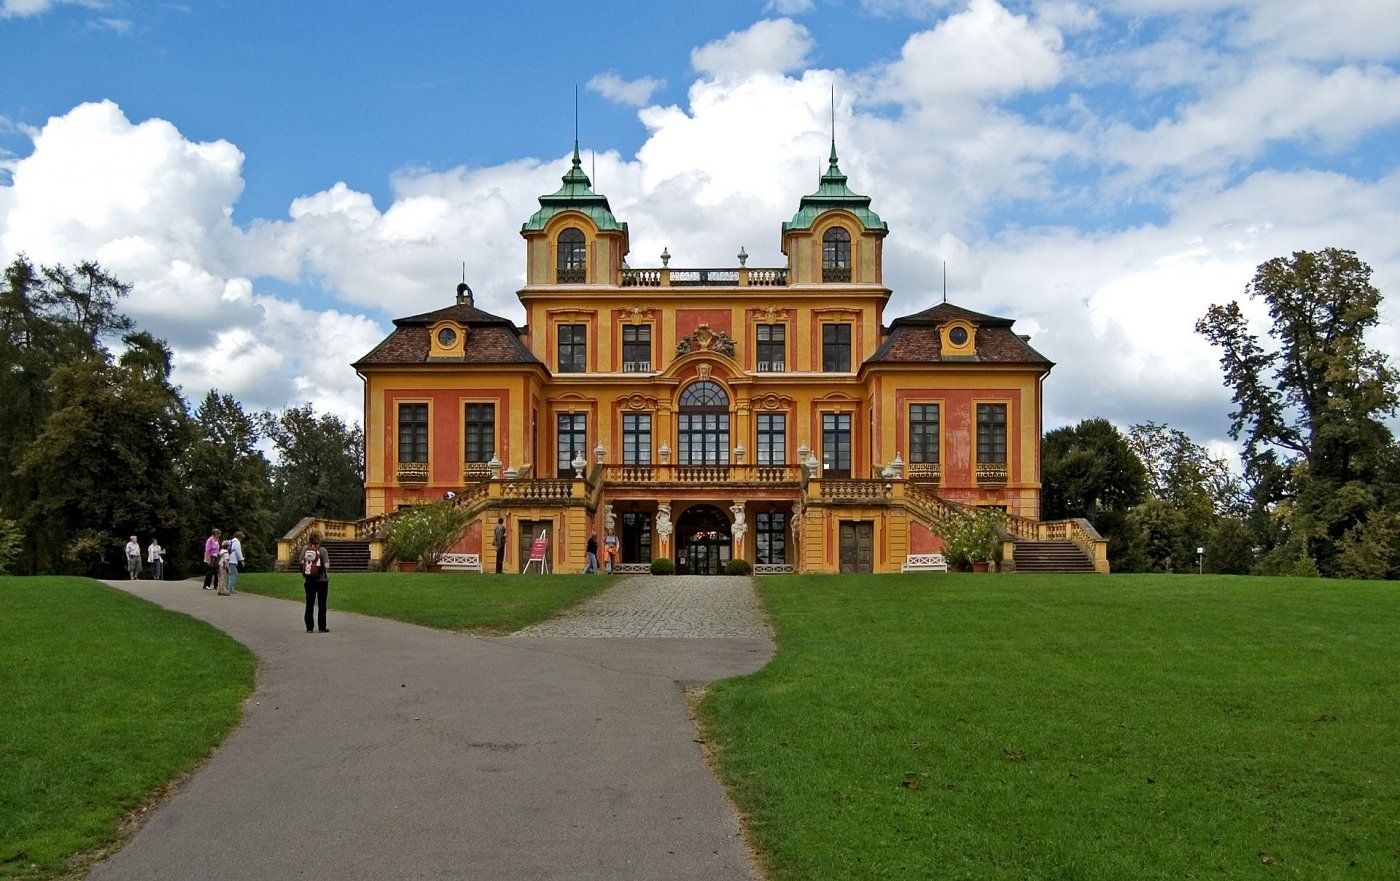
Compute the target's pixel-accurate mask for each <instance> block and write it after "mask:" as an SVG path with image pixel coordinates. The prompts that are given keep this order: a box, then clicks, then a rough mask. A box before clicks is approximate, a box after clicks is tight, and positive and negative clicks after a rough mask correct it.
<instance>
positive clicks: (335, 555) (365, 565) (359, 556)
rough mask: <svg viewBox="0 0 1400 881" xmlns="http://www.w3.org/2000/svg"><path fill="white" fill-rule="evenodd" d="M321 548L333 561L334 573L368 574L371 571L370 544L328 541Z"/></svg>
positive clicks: (365, 542)
mask: <svg viewBox="0 0 1400 881" xmlns="http://www.w3.org/2000/svg"><path fill="white" fill-rule="evenodd" d="M321 546H322V547H324V548H325V549H326V556H327V557H329V558H330V561H331V571H332V572H366V571H368V570H369V542H367V541H327V542H322V543H321Z"/></svg>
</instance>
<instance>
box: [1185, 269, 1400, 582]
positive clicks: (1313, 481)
mask: <svg viewBox="0 0 1400 881" xmlns="http://www.w3.org/2000/svg"><path fill="white" fill-rule="evenodd" d="M1246 293H1247V294H1248V295H1249V297H1250V298H1251V299H1260V300H1262V301H1263V302H1264V303H1265V304H1266V305H1267V306H1268V310H1269V318H1270V322H1271V324H1270V326H1269V329H1268V335H1269V345H1268V346H1267V347H1266V346H1265V345H1263V344H1262V343H1261V342H1260V338H1259V337H1258V336H1257V335H1256V334H1254V333H1252V332H1251V330H1250V326H1249V322H1248V320H1247V319H1246V317H1245V315H1244V311H1243V310H1242V309H1241V308H1240V305H1239V304H1238V303H1237V302H1232V303H1228V304H1226V305H1224V306H1220V305H1212V306H1211V307H1210V309H1209V310H1208V311H1207V312H1206V315H1205V316H1204V317H1203V318H1202V319H1201V320H1200V321H1198V322H1197V324H1196V331H1197V332H1198V333H1200V334H1202V335H1203V336H1205V337H1206V338H1207V339H1208V340H1209V341H1210V342H1211V343H1212V344H1213V345H1215V346H1216V347H1218V348H1219V349H1220V350H1221V352H1222V355H1221V359H1220V364H1221V367H1222V369H1223V371H1224V374H1225V383H1226V385H1227V386H1228V387H1229V388H1231V389H1232V391H1233V393H1234V394H1233V400H1234V404H1235V410H1234V412H1232V413H1231V414H1230V419H1231V425H1230V436H1231V437H1232V438H1235V439H1236V440H1239V439H1241V438H1243V440H1244V447H1245V449H1244V460H1245V470H1246V475H1248V476H1249V477H1250V478H1251V480H1252V481H1253V482H1254V483H1255V484H1256V490H1257V491H1258V492H1262V493H1264V495H1263V496H1258V495H1257V496H1256V503H1257V504H1258V505H1260V506H1267V505H1273V504H1275V503H1277V502H1280V501H1284V500H1289V501H1291V502H1292V505H1290V506H1289V507H1288V508H1287V509H1286V510H1287V511H1288V513H1289V515H1290V519H1289V520H1288V522H1287V527H1288V529H1289V530H1291V532H1293V533H1296V534H1297V535H1298V536H1299V538H1300V539H1301V541H1302V542H1303V543H1304V545H1305V547H1306V550H1307V553H1308V555H1309V556H1310V557H1311V558H1312V559H1313V560H1314V561H1315V562H1316V564H1317V566H1318V569H1319V571H1321V572H1322V574H1324V575H1335V574H1339V572H1340V570H1339V564H1338V559H1337V558H1338V548H1339V543H1340V542H1341V541H1342V539H1343V538H1344V536H1346V535H1347V534H1348V533H1349V532H1350V531H1352V530H1356V529H1362V530H1363V531H1364V530H1365V529H1366V526H1365V524H1366V523H1367V522H1368V521H1369V520H1370V519H1371V517H1372V516H1373V515H1375V514H1377V513H1381V512H1383V511H1384V510H1386V509H1388V508H1391V507H1393V506H1394V504H1395V500H1394V499H1393V498H1389V497H1386V498H1381V497H1377V496H1372V498H1371V499H1369V500H1367V499H1365V498H1363V496H1364V493H1363V492H1362V489H1363V488H1364V487H1365V486H1366V485H1368V484H1369V485H1376V484H1377V483H1380V484H1382V485H1384V487H1385V488H1386V495H1387V496H1389V495H1390V494H1391V493H1392V490H1391V489H1390V488H1391V487H1393V486H1394V483H1395V478H1393V477H1392V476H1391V475H1389V474H1386V473H1385V471H1384V463H1385V462H1387V461H1389V460H1390V457H1391V456H1392V455H1393V439H1392V437H1391V433H1390V430H1389V429H1388V428H1387V427H1386V425H1385V423H1384V421H1383V419H1384V417H1385V416H1387V415H1394V413H1395V411H1396V404H1397V401H1400V383H1398V382H1397V377H1396V374H1395V372H1394V370H1392V369H1391V367H1390V365H1389V363H1388V362H1387V360H1386V358H1385V356H1384V355H1383V354H1382V353H1380V352H1378V351H1376V350H1374V349H1370V348H1368V347H1367V346H1366V344H1365V334H1366V331H1367V330H1368V329H1370V328H1373V327H1375V326H1376V325H1377V324H1378V323H1379V320H1380V299H1381V294H1380V291H1378V290H1377V289H1376V288H1375V287H1374V286H1372V284H1371V268H1370V267H1369V266H1367V265H1366V264H1365V263H1363V262H1362V261H1361V260H1359V259H1358V258H1357V256H1356V254H1354V253H1353V252H1351V251H1344V250H1340V249H1337V248H1327V249H1325V250H1322V251H1318V252H1309V251H1298V252H1295V253H1294V254H1293V256H1292V257H1291V258H1283V257H1279V258H1275V259H1273V260H1270V261H1268V262H1266V263H1264V264H1261V265H1260V266H1259V268H1258V270H1257V271H1256V272H1255V275H1254V278H1253V280H1252V281H1251V282H1250V283H1249V286H1248V287H1247V288H1246ZM1339 494H1341V495H1344V496H1345V497H1346V499H1347V503H1346V504H1341V505H1338V504H1334V503H1333V501H1332V500H1334V499H1335V497H1336V496H1338V495H1339ZM1285 541H1287V540H1286V539H1285Z"/></svg>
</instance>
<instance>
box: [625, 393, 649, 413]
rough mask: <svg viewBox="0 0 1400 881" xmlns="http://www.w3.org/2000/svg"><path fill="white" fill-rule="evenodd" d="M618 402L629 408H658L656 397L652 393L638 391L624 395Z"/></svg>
mask: <svg viewBox="0 0 1400 881" xmlns="http://www.w3.org/2000/svg"><path fill="white" fill-rule="evenodd" d="M617 403H618V404H620V405H621V406H623V407H626V408H627V409H628V410H655V409H656V398H654V397H652V396H651V395H643V394H639V393H636V392H634V393H632V394H630V395H622V396H621V397H619V398H618V399H617Z"/></svg>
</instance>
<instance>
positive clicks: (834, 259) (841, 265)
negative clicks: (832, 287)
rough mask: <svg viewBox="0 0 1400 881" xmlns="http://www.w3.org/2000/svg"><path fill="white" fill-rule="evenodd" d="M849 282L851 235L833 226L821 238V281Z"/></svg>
mask: <svg viewBox="0 0 1400 881" xmlns="http://www.w3.org/2000/svg"><path fill="white" fill-rule="evenodd" d="M850 280H851V234H850V233H848V232H846V231H845V230H844V229H842V228H841V227H839V226H833V227H832V228H831V229H829V230H827V231H826V233H825V235H823V236H822V281H824V282H833V281H834V282H849V281H850Z"/></svg>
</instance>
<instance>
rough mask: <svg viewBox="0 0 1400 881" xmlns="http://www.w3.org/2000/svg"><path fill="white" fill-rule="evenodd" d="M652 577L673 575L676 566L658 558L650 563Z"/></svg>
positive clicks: (666, 559) (665, 559) (662, 558)
mask: <svg viewBox="0 0 1400 881" xmlns="http://www.w3.org/2000/svg"><path fill="white" fill-rule="evenodd" d="M651 574H652V575H675V574H676V564H675V563H672V562H671V560H670V559H669V558H667V557H658V558H657V559H655V560H652V561H651Z"/></svg>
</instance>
